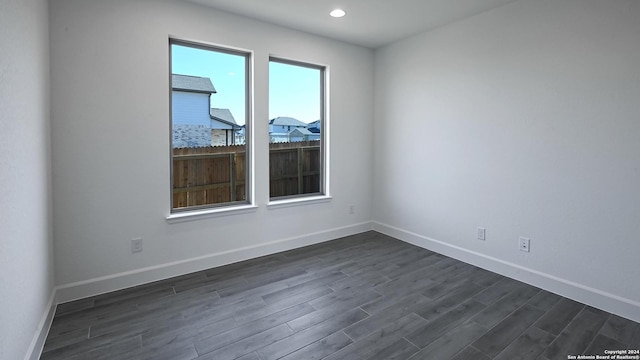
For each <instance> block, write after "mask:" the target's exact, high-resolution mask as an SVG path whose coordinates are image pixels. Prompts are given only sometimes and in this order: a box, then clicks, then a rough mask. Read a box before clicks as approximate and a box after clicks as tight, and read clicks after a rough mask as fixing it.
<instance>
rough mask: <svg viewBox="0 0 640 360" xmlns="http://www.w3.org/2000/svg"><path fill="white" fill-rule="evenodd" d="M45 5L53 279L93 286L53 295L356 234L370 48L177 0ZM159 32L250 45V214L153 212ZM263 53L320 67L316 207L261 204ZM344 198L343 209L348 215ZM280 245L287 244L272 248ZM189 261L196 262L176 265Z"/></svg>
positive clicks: (365, 178)
mask: <svg viewBox="0 0 640 360" xmlns="http://www.w3.org/2000/svg"><path fill="white" fill-rule="evenodd" d="M51 6H52V8H51V18H50V21H51V41H52V47H51V69H52V70H51V73H52V142H53V170H54V171H53V187H54V188H53V207H54V213H55V223H54V230H53V231H54V238H55V241H56V246H55V257H56V281H57V283H58V284H61V285H68V284H71V286H84V285H87V282H88V283H89V284H90V283H91V282H92V281H94V280H99V282H100V281H102V280H104V281H107V283H105V284H107V285H104V286H101V285H100V286H95V287H93V288H91V289H88V288H87V289H85V290H86V291H85V290H83V291H80V292H77V293H73V294H67V295H66V297H67V298H69V297H74V296H83V295H86V294H87V291H89V292H100V291H105V290H109V289H110V287H113V286H127V285H130V284H131V282H137V281H149V280H151V279H152V278H154V277H158V276H170V275H175V274H176V272H179V271H185V270H196V269H197V268H198V267H201V266H215V265H219V264H220V263H221V262H225V261H233V260H237V258H238V256H237V252H238V251H244V250H247V248H249V249H257V250H255V251H254V252H253V253H252V254H253V255H257V254H259V253H260V252H261V251H262V250H264V249H266V250H268V251H272V250H278V249H284V248H288V247H290V246H297V245H301V244H303V243H310V242H316V241H322V240H327V239H329V238H332V237H335V236H338V235H342V234H346V233H353V232H361V231H363V229H366V228H370V223H369V220H370V219H371V212H370V209H371V188H372V187H371V181H370V180H369V177H370V174H371V173H372V155H371V153H370V148H371V140H372V133H371V130H370V129H371V127H370V124H371V122H372V117H373V90H372V89H373V52H372V51H371V50H368V49H364V48H360V47H355V46H351V45H347V44H344V43H340V42H336V41H331V40H327V39H324V38H320V37H315V36H311V35H307V34H304V33H300V32H296V31H291V30H287V29H284V28H281V27H277V26H273V25H267V24H264V23H261V22H257V21H253V20H249V19H246V18H241V17H237V16H234V15H230V14H226V13H222V12H218V11H214V10H212V9H209V8H206V7H201V6H198V5H193V4H190V3H185V2H184V1H175V2H172V1H142V0H136V1H124V0H123V1H98V0H93V1H86V0H58V1H55V2H53V3H52V4H51ZM170 35H171V36H176V37H179V38H182V39H185V40H194V41H201V42H206V43H212V44H220V45H226V46H231V47H238V48H242V49H248V50H253V51H254V52H255V53H254V61H255V66H254V67H255V68H254V70H255V76H254V79H255V81H254V85H255V101H254V102H255V133H256V142H255V145H256V147H255V149H256V157H255V160H256V172H255V175H256V192H255V197H256V203H257V205H258V206H259V208H258V209H257V210H256V211H254V212H248V213H244V214H236V215H229V216H223V217H217V218H209V219H201V220H197V221H192V222H184V223H168V222H167V220H165V216H167V215H168V213H169V189H170V182H169V105H168V99H169V83H168V80H169V77H168V71H169V64H168V54H169V50H168V37H169V36H170ZM270 54H272V55H275V56H278V57H284V58H292V59H295V60H301V61H306V62H312V63H319V64H324V65H328V66H329V67H330V70H329V71H330V74H331V98H330V101H331V112H330V116H331V151H332V154H333V156H332V157H331V169H330V170H331V195H332V196H333V199H332V200H331V201H330V202H324V203H318V204H312V205H303V206H302V207H284V208H267V207H266V206H265V204H266V202H267V201H268V197H269V192H268V182H267V177H268V163H267V161H268V157H267V155H268V140H269V138H268V121H267V119H268V108H267V107H268V98H267V96H268V94H267V92H268V82H267V78H268V60H269V55H270ZM125 128H126V129H128V132H126V133H125V132H122V129H125ZM353 134H358V137H354V136H353ZM353 174H358V176H353ZM351 204H353V205H355V206H356V214H355V215H349V212H348V210H349V205H351ZM362 224H364V225H362ZM138 236H141V237H143V238H144V241H143V242H144V251H143V252H142V253H139V254H135V255H132V254H131V250H130V249H131V247H130V240H131V238H134V237H138ZM282 240H290V241H285V242H283V243H281V244H280V245H278V244H275V245H274V244H273V242H278V241H282ZM266 244H269V246H267V247H264V248H260V246H263V245H266ZM255 247H258V248H255ZM261 249H262V250H261ZM250 253H251V252H250V251H249V252H243V253H242V254H244V255H247V254H250ZM234 254H236V255H234ZM210 255H212V256H213V257H211V258H209V257H208V256H210ZM215 255H220V256H217V257H216V256H215ZM240 257H241V256H240ZM194 258H199V260H201V261H196V262H194V263H192V265H189V263H188V261H189V259H194ZM183 261H187V263H184V262H183ZM164 265H171V266H169V267H168V268H165V267H164ZM174 265H176V266H174ZM178 265H184V266H178ZM150 267H152V268H151V269H150ZM146 270H149V272H146V274H147V275H145V276H141V277H137V278H135V279H134V280H131V281H123V282H120V283H117V284H116V282H111V283H109V282H108V281H109V280H110V279H113V278H114V276H115V278H117V277H119V275H123V274H121V273H123V272H128V273H127V274H124V275H131V274H138V273H139V272H140V271H143V272H145V271H146ZM105 277H106V278H105ZM80 281H84V282H83V283H80V284H78V283H77V282H80ZM114 284H115V285H114ZM88 287H91V286H88ZM63 289H64V286H63Z"/></svg>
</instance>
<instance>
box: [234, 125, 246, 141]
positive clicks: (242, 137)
mask: <svg viewBox="0 0 640 360" xmlns="http://www.w3.org/2000/svg"><path fill="white" fill-rule="evenodd" d="M246 142H247V126H246V125H242V126H240V128H239V129H238V131H236V144H244V143H246Z"/></svg>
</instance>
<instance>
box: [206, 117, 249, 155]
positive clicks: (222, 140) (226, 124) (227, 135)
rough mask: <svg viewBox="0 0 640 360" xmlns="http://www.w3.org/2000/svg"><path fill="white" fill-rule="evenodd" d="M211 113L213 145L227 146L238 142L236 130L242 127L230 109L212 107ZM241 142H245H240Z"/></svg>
mask: <svg viewBox="0 0 640 360" xmlns="http://www.w3.org/2000/svg"><path fill="white" fill-rule="evenodd" d="M210 115H211V146H226V145H235V144H236V132H237V131H238V130H240V129H241V128H242V127H241V126H240V125H238V124H236V119H235V118H234V117H233V114H231V111H230V110H229V109H216V108H212V109H211V111H210ZM239 143H241V144H242V143H244V141H243V142H239Z"/></svg>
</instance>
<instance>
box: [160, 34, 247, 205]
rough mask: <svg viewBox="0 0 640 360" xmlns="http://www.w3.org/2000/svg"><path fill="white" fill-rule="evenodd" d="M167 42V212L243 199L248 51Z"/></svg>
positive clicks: (245, 173)
mask: <svg viewBox="0 0 640 360" xmlns="http://www.w3.org/2000/svg"><path fill="white" fill-rule="evenodd" d="M169 46H170V54H171V61H170V64H171V65H170V68H171V69H170V70H171V71H170V79H171V81H170V92H171V211H172V212H179V211H184V210H195V209H202V208H209V207H216V206H224V205H233V204H246V203H247V202H248V201H247V200H248V189H249V176H248V173H249V169H248V167H247V164H249V161H248V155H247V154H248V151H247V134H248V131H247V123H248V121H247V119H248V118H249V91H248V90H249V85H248V84H249V77H250V74H249V60H250V59H249V54H248V53H243V52H239V51H235V50H229V49H222V48H217V47H211V46H206V45H201V44H194V43H190V42H183V41H179V40H174V39H172V40H170V42H169Z"/></svg>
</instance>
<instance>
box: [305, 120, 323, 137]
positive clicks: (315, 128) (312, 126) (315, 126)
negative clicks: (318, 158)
mask: <svg viewBox="0 0 640 360" xmlns="http://www.w3.org/2000/svg"><path fill="white" fill-rule="evenodd" d="M307 130H309V131H311V132H312V133H314V134H319V133H320V120H316V121H313V122H310V123H308V124H307Z"/></svg>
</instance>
